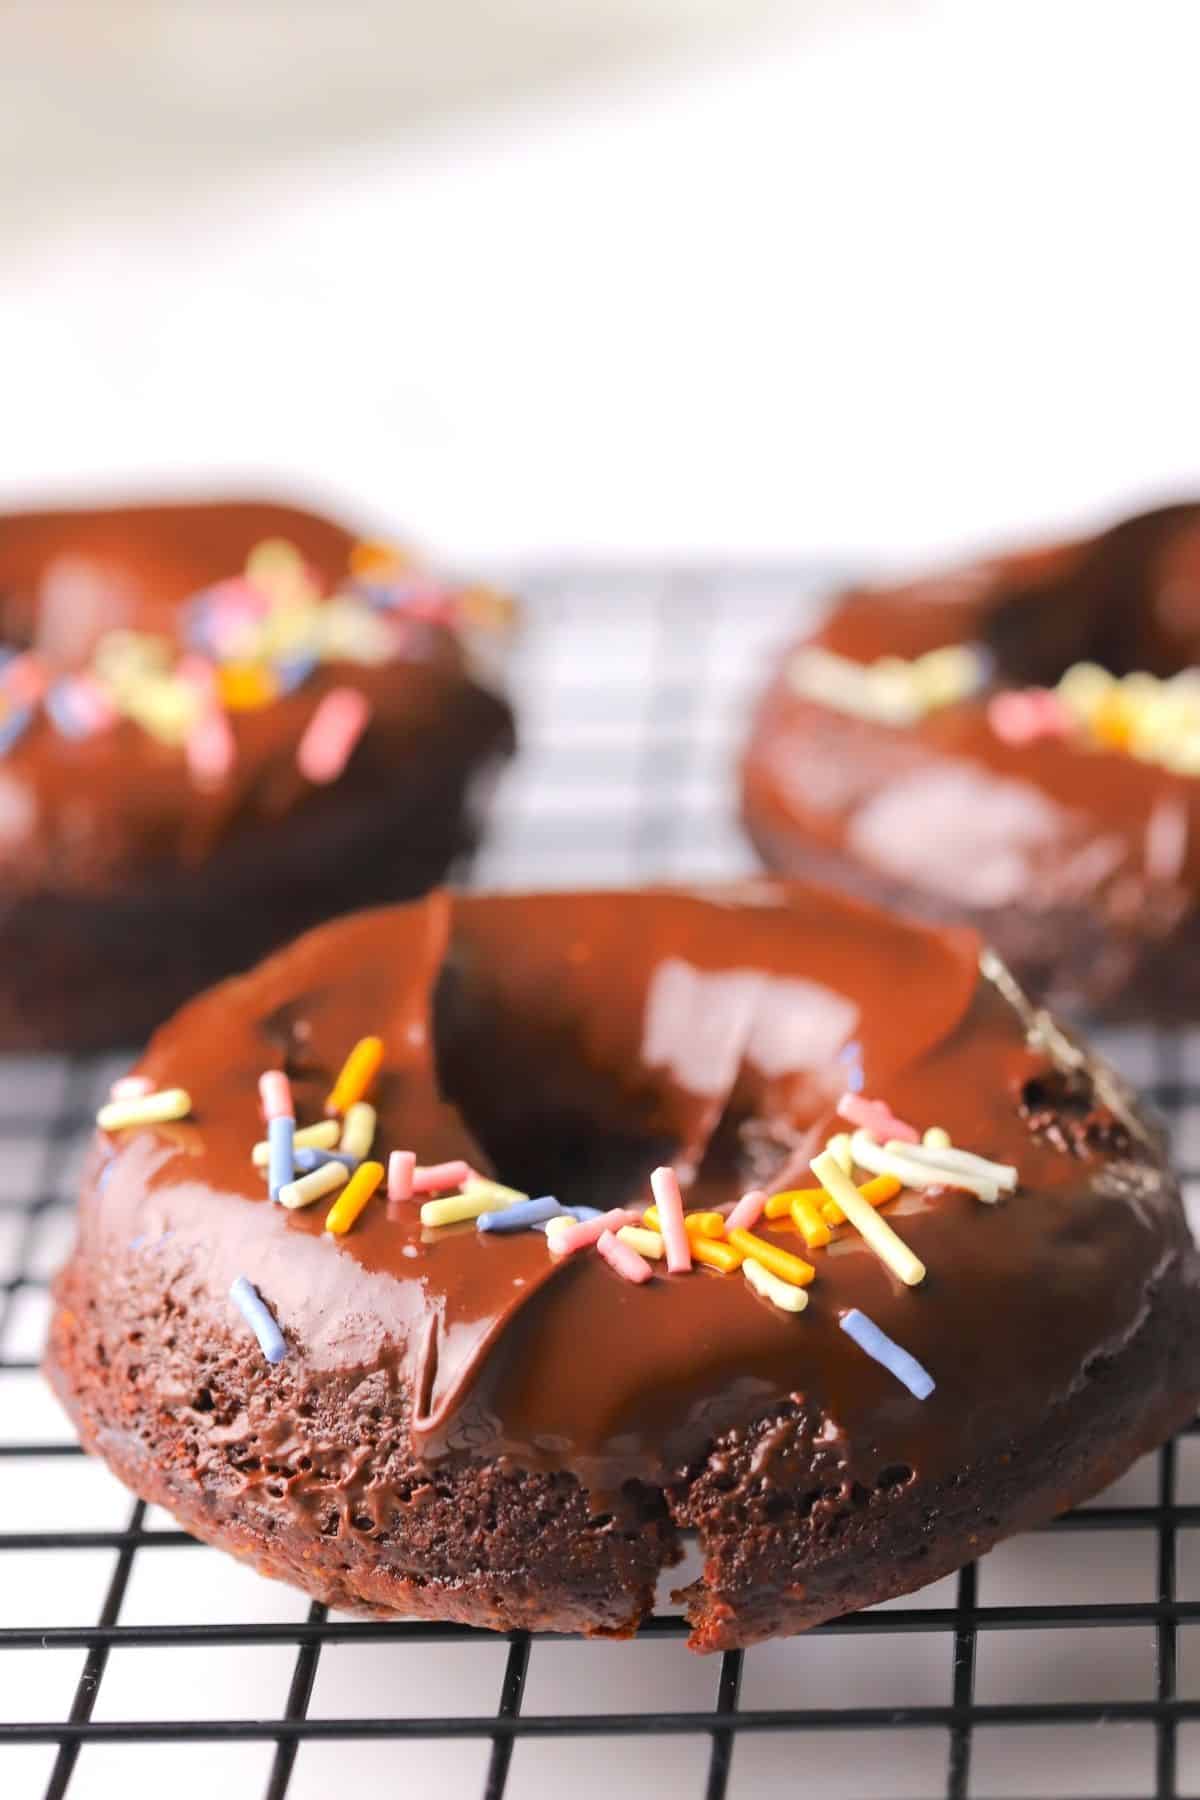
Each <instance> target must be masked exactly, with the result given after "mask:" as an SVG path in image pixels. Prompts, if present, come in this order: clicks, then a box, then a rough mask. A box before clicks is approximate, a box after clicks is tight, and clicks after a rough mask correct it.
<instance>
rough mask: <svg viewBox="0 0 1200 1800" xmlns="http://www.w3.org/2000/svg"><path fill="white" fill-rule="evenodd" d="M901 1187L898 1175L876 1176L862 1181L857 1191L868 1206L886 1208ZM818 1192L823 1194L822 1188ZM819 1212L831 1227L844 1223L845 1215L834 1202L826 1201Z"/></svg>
mask: <svg viewBox="0 0 1200 1800" xmlns="http://www.w3.org/2000/svg"><path fill="white" fill-rule="evenodd" d="M903 1186H904V1183H903V1182H902V1181H901V1180H900V1177H899V1176H898V1175H876V1176H874V1177H873V1179H872V1180H870V1181H864V1182H863V1184H862V1186H861V1187H860V1188H859V1190H858V1191H859V1193H860V1194H861V1195H862V1197H863V1199H864V1200H866V1201H867V1202H868V1204H869V1205H871V1206H886V1205H887V1203H888V1201H889V1200H894V1199H895V1198H896V1195H897V1194H898V1193H899V1192H900V1189H901V1188H902V1187H903ZM819 1191H820V1192H821V1193H824V1191H825V1190H824V1189H823V1188H822V1189H820V1190H819ZM821 1211H822V1212H823V1213H824V1214H825V1217H826V1219H827V1220H828V1221H829V1223H830V1224H831V1225H844V1224H845V1223H846V1215H845V1213H844V1212H843V1211H842V1209H841V1207H840V1206H839V1205H838V1203H837V1201H836V1200H827V1201H826V1203H825V1205H824V1206H823V1207H822V1208H821Z"/></svg>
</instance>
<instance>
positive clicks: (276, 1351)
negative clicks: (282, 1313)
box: [229, 1275, 287, 1363]
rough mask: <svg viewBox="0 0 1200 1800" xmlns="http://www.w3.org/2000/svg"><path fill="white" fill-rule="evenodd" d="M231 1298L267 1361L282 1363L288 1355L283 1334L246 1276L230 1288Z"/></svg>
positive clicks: (238, 1278)
mask: <svg viewBox="0 0 1200 1800" xmlns="http://www.w3.org/2000/svg"><path fill="white" fill-rule="evenodd" d="M229 1298H230V1299H231V1300H232V1301H233V1304H234V1305H235V1306H236V1307H237V1309H238V1311H239V1312H240V1313H241V1315H242V1317H243V1319H245V1321H246V1323H247V1325H249V1327H250V1329H251V1331H252V1332H253V1333H254V1335H255V1337H256V1338H257V1339H258V1342H259V1345H260V1347H261V1349H262V1353H263V1355H264V1356H265V1357H266V1359H267V1361H268V1362H269V1363H278V1362H282V1361H283V1359H284V1357H285V1356H286V1355H287V1345H286V1344H285V1343H284V1340H283V1333H282V1331H280V1329H279V1327H278V1325H277V1324H276V1323H275V1320H274V1318H273V1317H272V1315H271V1312H270V1309H269V1308H268V1307H267V1306H266V1305H265V1304H264V1302H263V1301H262V1300H261V1299H260V1298H259V1294H258V1291H257V1289H256V1288H253V1287H251V1285H250V1283H249V1282H248V1281H247V1279H246V1277H245V1276H244V1275H239V1276H238V1277H237V1280H236V1281H235V1282H234V1283H233V1285H232V1286H231V1287H230V1289H229Z"/></svg>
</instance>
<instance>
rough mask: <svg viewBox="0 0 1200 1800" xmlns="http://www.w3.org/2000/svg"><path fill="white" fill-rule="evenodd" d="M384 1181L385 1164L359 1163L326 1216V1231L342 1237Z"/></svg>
mask: <svg viewBox="0 0 1200 1800" xmlns="http://www.w3.org/2000/svg"><path fill="white" fill-rule="evenodd" d="M382 1180H383V1164H382V1163H377V1162H362V1163H359V1165H358V1167H357V1169H355V1171H354V1173H353V1175H352V1176H351V1177H350V1179H349V1181H348V1182H347V1183H346V1185H345V1187H344V1188H343V1189H342V1191H341V1193H340V1194H339V1195H338V1197H337V1199H336V1200H335V1201H334V1203H333V1205H332V1206H331V1207H330V1209H329V1211H328V1212H327V1213H326V1214H325V1229H326V1231H331V1232H332V1233H333V1235H334V1237H341V1236H343V1234H344V1233H345V1232H347V1231H349V1229H350V1227H351V1226H352V1225H353V1223H354V1221H355V1219H357V1217H358V1215H359V1213H360V1212H361V1211H362V1209H363V1207H364V1206H365V1205H366V1204H367V1201H368V1200H369V1199H370V1198H371V1195H372V1194H373V1193H374V1192H375V1189H376V1188H377V1187H378V1186H379V1184H380V1182H381V1181H382Z"/></svg>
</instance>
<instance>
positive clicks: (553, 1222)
mask: <svg viewBox="0 0 1200 1800" xmlns="http://www.w3.org/2000/svg"><path fill="white" fill-rule="evenodd" d="M575 1223H576V1221H575V1220H574V1219H572V1218H571V1217H570V1216H569V1215H563V1214H559V1216H558V1217H557V1218H553V1219H547V1220H546V1248H547V1250H549V1251H551V1252H552V1253H553V1254H554V1255H555V1256H557V1255H558V1254H559V1244H558V1239H559V1234H560V1233H561V1232H564V1231H566V1230H568V1229H569V1228H570V1227H571V1226H572V1225H574V1224H575ZM647 1235H649V1234H647Z"/></svg>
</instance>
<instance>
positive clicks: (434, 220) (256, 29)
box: [0, 0, 1200, 563]
mask: <svg viewBox="0 0 1200 1800" xmlns="http://www.w3.org/2000/svg"><path fill="white" fill-rule="evenodd" d="M1198 50H1200V10H1198V9H1197V8H1195V7H1194V6H1192V5H1191V4H1189V3H1188V0H1177V3H1176V4H1163V3H1162V0H1140V3H1139V4H1137V5H1134V4H1132V3H1129V4H1116V5H1113V4H1103V3H1100V4H1095V3H1093V4H1090V5H1085V4H1073V3H1070V0H1059V3H1058V4H1055V3H1053V0H1050V3H1049V4H1047V3H1042V4H1022V3H1021V0H640V3H639V0H436V4H435V3H434V0H341V3H339V4H334V0H0V234H2V235H0V243H2V245H3V250H2V252H0V407H2V414H3V421H4V429H3V432H2V435H0V503H3V502H5V501H15V500H17V499H29V500H40V499H42V498H44V497H46V496H47V495H49V494H51V493H53V494H61V493H67V494H79V493H81V492H97V491H100V492H114V491H128V490H130V489H142V490H145V489H157V490H161V489H163V488H175V489H183V490H189V489H195V488H197V487H201V488H203V487H219V488H223V489H227V488H237V487H250V486H256V487H260V488H261V487H267V488H272V489H276V490H284V491H287V492H291V493H296V494H299V495H301V496H308V497H311V498H313V499H315V500H317V501H318V502H319V501H321V500H327V501H332V502H340V503H341V504H342V505H343V506H346V507H349V508H351V509H353V511H354V512H357V514H358V515H359V516H361V517H363V518H364V520H365V521H366V522H377V523H387V524H390V525H392V526H397V525H398V526H401V527H405V528H407V529H409V530H410V531H412V532H413V533H414V534H415V535H416V536H417V537H418V538H420V539H422V540H424V541H425V542H426V543H427V544H429V545H430V547H431V548H434V549H437V550H440V551H443V552H451V553H453V554H454V555H456V556H459V557H465V558H485V559H504V560H506V561H507V560H510V559H519V560H525V561H528V560H530V559H536V558H538V557H540V556H546V555H554V554H557V553H564V552H565V553H568V554H570V553H579V554H597V553H605V554H617V555H626V554H628V555H631V556H635V555H636V556H640V555H645V554H655V553H662V554H664V555H665V554H670V553H674V554H678V553H684V554H687V555H696V556H708V555H713V556H722V557H725V556H759V555H762V556H771V555H781V554H785V553H786V554H789V555H791V554H797V553H799V554H807V553H810V552H811V553H814V554H818V553H819V554H830V555H835V556H837V557H839V558H853V559H859V558H863V559H870V560H872V561H879V562H886V563H895V562H901V561H904V560H905V559H907V558H910V557H914V556H921V555H923V554H926V553H929V554H932V553H935V552H942V551H948V550H950V549H952V548H955V547H958V546H960V545H966V544H969V543H974V542H978V541H980V540H984V541H986V540H989V539H992V538H996V537H1002V536H1006V535H1008V534H1021V535H1024V534H1027V533H1032V532H1036V531H1038V530H1040V529H1044V528H1047V527H1057V526H1059V525H1073V524H1075V523H1077V522H1083V521H1087V520H1092V519H1095V518H1098V517H1101V516H1103V515H1104V514H1106V513H1107V512H1109V511H1111V510H1115V509H1117V508H1127V507H1130V508H1131V507H1133V506H1135V505H1136V504H1138V503H1139V502H1141V501H1142V500H1148V499H1152V498H1157V497H1162V496H1166V495H1170V494H1175V493H1178V492H1180V491H1182V490H1184V489H1189V488H1195V487H1196V486H1198V485H1200V448H1198V438H1197V431H1196V424H1195V421H1196V418H1197V414H1198V411H1200V406H1198V402H1200V359H1198V358H1197V354H1196V347H1195V346H1196V335H1197V316H1198V307H1197V301H1198V299H1200V292H1198V289H1200V266H1198V264H1200V258H1198V254H1197V241H1196V230H1195V199H1194V174H1195V127H1194V103H1195V93H1194V88H1195V69H1196V66H1197V51H1198Z"/></svg>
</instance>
